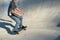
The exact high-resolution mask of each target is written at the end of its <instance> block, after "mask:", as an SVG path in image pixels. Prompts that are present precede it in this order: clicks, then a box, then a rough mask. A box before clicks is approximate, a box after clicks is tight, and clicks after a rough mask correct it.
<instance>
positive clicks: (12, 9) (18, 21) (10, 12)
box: [8, 0, 25, 34]
mask: <svg viewBox="0 0 60 40" xmlns="http://www.w3.org/2000/svg"><path fill="white" fill-rule="evenodd" d="M15 1H16V0H12V1H11V2H10V4H9V7H8V16H9V17H10V18H12V19H13V20H14V21H15V22H16V25H15V27H14V29H13V32H14V33H17V34H18V31H19V29H20V28H25V26H23V25H22V19H23V18H22V16H23V15H24V12H23V11H21V10H20V9H19V8H18V7H17V6H16V4H15ZM15 10H17V11H19V12H21V14H18V13H16V11H15Z"/></svg>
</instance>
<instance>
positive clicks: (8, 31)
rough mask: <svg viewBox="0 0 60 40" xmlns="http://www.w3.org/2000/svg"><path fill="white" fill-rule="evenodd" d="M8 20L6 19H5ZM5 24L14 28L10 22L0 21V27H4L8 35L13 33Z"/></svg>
mask: <svg viewBox="0 0 60 40" xmlns="http://www.w3.org/2000/svg"><path fill="white" fill-rule="evenodd" d="M7 21H8V20H7ZM6 25H9V26H11V27H13V28H14V26H13V25H12V24H11V23H7V22H0V27H1V28H3V29H6V31H7V33H8V34H10V35H15V34H14V33H13V32H12V31H11V30H10V28H8V27H6Z"/></svg>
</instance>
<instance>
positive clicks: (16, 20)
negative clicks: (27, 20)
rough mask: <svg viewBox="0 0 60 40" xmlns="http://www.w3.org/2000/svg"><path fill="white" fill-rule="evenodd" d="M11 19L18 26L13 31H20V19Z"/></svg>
mask: <svg viewBox="0 0 60 40" xmlns="http://www.w3.org/2000/svg"><path fill="white" fill-rule="evenodd" d="M10 18H12V19H13V20H14V21H15V22H16V25H15V27H14V29H13V31H19V30H18V28H19V25H20V19H19V18H18V17H16V16H10Z"/></svg>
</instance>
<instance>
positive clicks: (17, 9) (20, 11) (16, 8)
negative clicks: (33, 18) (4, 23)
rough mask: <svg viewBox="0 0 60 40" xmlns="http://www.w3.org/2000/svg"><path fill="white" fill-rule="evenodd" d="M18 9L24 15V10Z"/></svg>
mask: <svg viewBox="0 0 60 40" xmlns="http://www.w3.org/2000/svg"><path fill="white" fill-rule="evenodd" d="M16 10H17V11H19V12H21V14H22V15H24V12H23V11H22V10H21V9H19V8H18V7H17V8H16Z"/></svg>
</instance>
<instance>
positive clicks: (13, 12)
mask: <svg viewBox="0 0 60 40" xmlns="http://www.w3.org/2000/svg"><path fill="white" fill-rule="evenodd" d="M11 12H12V14H16V15H18V16H22V14H18V13H16V12H15V11H14V10H11Z"/></svg>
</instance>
